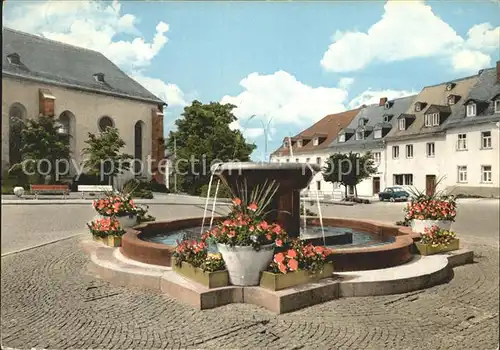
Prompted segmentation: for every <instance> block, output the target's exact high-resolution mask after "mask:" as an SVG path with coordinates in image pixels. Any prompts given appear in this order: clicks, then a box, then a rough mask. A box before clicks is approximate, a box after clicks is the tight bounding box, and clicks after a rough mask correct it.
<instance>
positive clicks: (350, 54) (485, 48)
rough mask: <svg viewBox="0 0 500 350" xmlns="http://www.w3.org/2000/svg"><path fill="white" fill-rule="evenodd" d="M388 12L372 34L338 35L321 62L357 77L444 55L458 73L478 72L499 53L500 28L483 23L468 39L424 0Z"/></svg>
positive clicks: (395, 4) (393, 5) (392, 4)
mask: <svg viewBox="0 0 500 350" xmlns="http://www.w3.org/2000/svg"><path fill="white" fill-rule="evenodd" d="M384 10H385V12H384V14H383V15H382V18H381V19H380V21H378V22H377V23H375V24H373V25H372V26H371V27H370V28H369V29H368V31H367V32H366V33H365V32H358V31H347V32H341V31H337V32H336V33H335V34H334V36H333V43H332V44H331V45H330V46H329V47H328V49H327V51H326V52H325V53H324V55H323V58H322V59H321V65H322V66H323V68H324V69H325V70H327V71H332V72H352V71H356V70H359V69H362V68H364V67H366V66H367V65H369V64H370V63H372V62H393V61H401V60H406V59H410V58H416V57H420V58H423V57H433V56H444V57H447V58H449V59H450V62H451V63H452V65H453V67H454V68H455V69H456V70H464V69H468V70H477V69H480V68H485V66H484V64H485V62H486V59H485V56H488V55H487V53H488V52H489V51H492V50H498V47H499V41H498V35H499V31H500V27H497V28H493V27H492V26H491V25H490V24H488V23H483V24H478V25H475V26H473V27H472V28H470V30H469V32H468V34H467V38H466V39H464V38H462V37H461V36H460V35H458V34H457V33H456V31H455V30H454V29H453V28H452V27H451V26H450V25H449V24H448V23H446V22H444V21H443V20H442V19H441V18H439V17H438V16H436V15H435V14H434V13H433V12H432V8H431V7H430V6H429V5H426V4H424V3H423V1H411V2H402V1H388V2H387V3H386V4H385V6H384ZM495 39H496V40H495ZM464 50H468V51H469V52H468V53H467V54H465V53H464ZM488 57H489V56H488ZM462 60H465V61H464V62H462Z"/></svg>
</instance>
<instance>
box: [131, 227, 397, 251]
mask: <svg viewBox="0 0 500 350" xmlns="http://www.w3.org/2000/svg"><path fill="white" fill-rule="evenodd" d="M206 230H208V227H206V226H205V227H204V229H203V231H206ZM305 232H306V233H305V235H304V230H303V228H302V229H301V238H309V239H310V240H313V244H315V245H323V243H322V241H323V232H322V229H321V226H311V227H307V228H306V230H305ZM200 233H201V226H198V227H189V228H183V229H180V230H175V231H170V232H165V233H163V232H162V233H156V234H153V235H141V237H140V238H141V239H143V240H144V241H148V242H152V243H160V244H166V245H169V246H177V242H178V241H181V240H183V239H199V238H200ZM324 233H325V236H326V237H327V238H326V241H327V244H326V246H327V247H329V248H332V249H345V248H361V247H372V246H378V245H383V244H389V243H393V242H394V237H384V236H378V235H376V234H373V233H370V232H363V231H359V230H355V229H352V228H348V227H334V226H324ZM332 238H334V240H336V241H337V242H336V244H328V243H329V242H328V241H331V240H332Z"/></svg>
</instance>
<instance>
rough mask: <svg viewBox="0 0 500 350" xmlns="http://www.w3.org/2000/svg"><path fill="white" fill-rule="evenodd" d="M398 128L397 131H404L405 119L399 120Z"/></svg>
mask: <svg viewBox="0 0 500 350" xmlns="http://www.w3.org/2000/svg"><path fill="white" fill-rule="evenodd" d="M398 128H399V130H406V119H404V118H401V119H399V122H398Z"/></svg>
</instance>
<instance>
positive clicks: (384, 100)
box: [378, 97, 387, 106]
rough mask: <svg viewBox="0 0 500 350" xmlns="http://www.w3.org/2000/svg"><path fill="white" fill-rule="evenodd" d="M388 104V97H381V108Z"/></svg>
mask: <svg viewBox="0 0 500 350" xmlns="http://www.w3.org/2000/svg"><path fill="white" fill-rule="evenodd" d="M386 102H387V97H381V98H380V102H379V103H378V105H379V106H384V105H385V103H386Z"/></svg>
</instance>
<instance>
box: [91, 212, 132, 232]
mask: <svg viewBox="0 0 500 350" xmlns="http://www.w3.org/2000/svg"><path fill="white" fill-rule="evenodd" d="M87 227H88V228H89V230H90V233H92V236H96V237H107V236H123V234H124V233H125V230H124V229H122V228H121V227H120V223H119V222H118V220H117V219H116V218H115V217H112V216H110V217H103V218H100V219H96V220H94V221H92V222H91V223H90V224H87Z"/></svg>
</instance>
